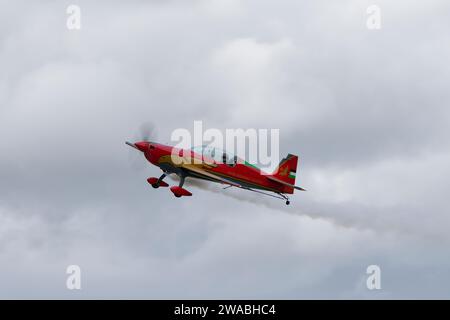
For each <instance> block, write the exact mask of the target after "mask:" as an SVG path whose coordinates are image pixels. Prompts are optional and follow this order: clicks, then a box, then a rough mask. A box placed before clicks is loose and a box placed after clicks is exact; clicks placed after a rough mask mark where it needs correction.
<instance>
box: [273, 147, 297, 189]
mask: <svg viewBox="0 0 450 320" xmlns="http://www.w3.org/2000/svg"><path fill="white" fill-rule="evenodd" d="M297 162H298V157H297V156H294V155H292V154H288V155H287V157H286V158H284V159H283V160H281V162H280V164H279V165H278V167H277V168H276V169H275V170H274V172H273V173H272V176H273V177H274V178H276V179H278V180H281V181H284V182H287V183H289V184H292V185H295V175H296V171H297Z"/></svg>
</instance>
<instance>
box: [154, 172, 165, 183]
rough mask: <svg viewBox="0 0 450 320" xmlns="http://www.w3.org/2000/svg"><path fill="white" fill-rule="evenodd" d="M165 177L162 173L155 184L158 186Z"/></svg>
mask: <svg viewBox="0 0 450 320" xmlns="http://www.w3.org/2000/svg"><path fill="white" fill-rule="evenodd" d="M165 177H166V173H165V172H164V173H163V174H162V175H161V177H159V179H158V182H156V184H157V185H158V186H159V184H160V183H161V181H163V179H164V178H165Z"/></svg>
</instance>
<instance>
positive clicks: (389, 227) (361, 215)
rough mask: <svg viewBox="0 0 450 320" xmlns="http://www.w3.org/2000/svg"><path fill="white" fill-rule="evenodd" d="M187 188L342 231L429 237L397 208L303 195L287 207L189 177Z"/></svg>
mask: <svg viewBox="0 0 450 320" xmlns="http://www.w3.org/2000/svg"><path fill="white" fill-rule="evenodd" d="M170 179H171V180H173V181H179V178H178V177H177V176H175V175H170ZM186 185H189V186H193V187H195V188H198V189H201V190H204V191H207V192H212V193H215V194H220V195H221V196H225V197H229V198H232V199H235V200H237V201H242V202H246V203H251V204H254V205H257V206H260V207H265V208H268V209H271V210H274V211H278V212H283V213H287V214H293V215H297V216H305V217H308V218H311V219H321V220H325V221H327V222H329V223H331V224H333V225H335V226H337V227H341V228H342V227H343V228H352V229H357V230H361V231H374V232H386V231H388V232H389V231H391V232H392V231H394V232H401V233H406V234H410V233H411V232H414V233H416V234H417V233H420V234H424V235H426V234H427V233H426V232H424V230H422V229H420V230H417V228H414V226H412V225H409V226H408V225H406V224H405V223H404V222H402V223H399V221H398V219H396V218H395V217H396V216H397V217H398V215H395V213H396V212H395V210H396V209H391V211H390V212H389V211H387V210H386V208H384V209H380V208H374V207H364V206H360V205H358V204H355V203H344V204H334V203H317V202H315V201H312V200H311V199H310V198H309V199H308V194H307V193H301V194H300V195H299V197H300V198H301V199H299V201H301V203H293V204H291V205H290V206H286V205H285V204H284V201H280V200H277V199H272V198H269V197H266V196H263V195H260V194H256V193H252V192H250V191H245V192H241V191H242V190H236V188H234V187H232V188H229V189H226V190H223V188H221V187H220V185H219V184H217V183H211V182H209V181H203V180H198V179H193V178H187V179H186ZM237 191H239V192H237Z"/></svg>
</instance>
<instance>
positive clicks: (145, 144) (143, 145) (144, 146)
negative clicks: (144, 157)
mask: <svg viewBox="0 0 450 320" xmlns="http://www.w3.org/2000/svg"><path fill="white" fill-rule="evenodd" d="M134 145H135V146H136V148H138V149H139V150H141V151H142V152H146V151H147V150H148V147H149V145H150V144H149V143H148V142H146V141H141V142H136V143H135V144H134Z"/></svg>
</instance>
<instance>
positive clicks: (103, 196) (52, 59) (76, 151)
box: [0, 0, 450, 299]
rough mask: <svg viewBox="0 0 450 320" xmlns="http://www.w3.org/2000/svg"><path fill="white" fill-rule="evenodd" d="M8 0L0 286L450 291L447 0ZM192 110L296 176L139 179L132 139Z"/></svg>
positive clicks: (3, 43)
mask: <svg viewBox="0 0 450 320" xmlns="http://www.w3.org/2000/svg"><path fill="white" fill-rule="evenodd" d="M0 4H1V10H0V137H1V138H0V298H194V299H195V298H288V299H297V298H338V299H340V298H357V299H377V298H387V299H395V298H450V250H449V245H450V233H449V229H450V212H449V210H448V203H447V200H448V192H449V190H450V182H449V179H448V177H449V175H450V142H449V139H448V137H449V136H450V126H449V124H450V111H449V109H448V107H449V101H450V90H449V88H448V86H449V83H450V66H449V63H448V57H449V56H450V22H449V21H450V4H449V2H448V1H445V0H431V1H406V0H401V1H395V2H394V1H387V0H377V1H365V0H363V1H360V0H346V1H334V2H333V3H332V2H331V1H322V0H320V1H317V0H314V1H312V0H310V1H296V0H280V1H269V0H241V1H239V0H183V1H181V0H171V1H169V0H168V1H162V0H159V1H156V0H155V1H137V0H135V1H127V2H126V3H125V2H123V1H112V0H110V1H96V2H95V3H94V2H92V1H86V0H79V1H51V0H46V1H45V0H40V1H33V2H30V1H4V0H1V1H0ZM71 4H76V5H78V6H79V7H80V8H81V29H80V30H69V29H68V28H67V26H66V20H67V18H68V14H67V13H66V9H67V7H68V6H69V5H71ZM372 4H376V5H378V6H379V8H380V9H381V29H379V30H369V29H368V28H367V24H366V21H367V19H368V14H367V13H366V10H367V8H368V7H369V6H370V5H372ZM194 120H202V121H203V124H204V126H205V127H207V128H219V129H225V128H268V129H270V128H279V129H280V151H281V154H280V156H284V155H285V154H287V153H288V152H290V153H294V154H298V155H299V156H300V161H301V162H300V165H299V168H298V170H297V184H299V185H301V186H303V187H305V188H306V189H308V192H305V193H301V194H295V195H294V196H293V197H292V198H291V200H292V201H291V206H289V207H287V206H285V205H284V203H283V202H282V201H278V200H276V199H271V198H267V199H266V198H261V197H260V196H255V195H253V194H243V193H242V192H237V191H235V190H231V189H230V190H225V191H222V190H221V187H220V186H219V185H216V186H213V187H211V186H208V187H207V188H205V186H202V185H196V184H191V185H189V184H188V183H187V186H186V187H187V188H188V189H189V190H190V191H192V192H193V194H194V196H193V197H192V198H182V199H175V198H174V197H173V195H172V194H171V193H170V191H169V190H167V189H158V190H154V189H152V188H150V187H149V186H148V184H147V182H146V178H148V177H150V176H158V175H159V174H160V171H159V170H158V169H157V168H156V167H152V166H150V165H145V160H144V159H143V158H142V159H140V158H138V159H135V158H133V154H130V150H128V148H127V147H126V146H125V145H124V141H125V140H133V139H135V138H136V136H137V135H138V131H139V127H140V126H141V125H142V123H144V122H151V123H153V124H154V125H155V126H156V128H157V130H156V131H157V140H158V141H160V142H163V143H166V142H170V135H171V132H172V131H173V130H174V129H176V128H187V129H192V128H193V121H194ZM136 162H137V164H138V165H136ZM169 181H170V180H169ZM170 182H171V183H175V182H173V181H170ZM73 264H75V265H79V266H80V267H81V270H82V277H81V281H82V289H81V290H79V291H77V290H68V289H67V288H66V278H67V274H66V268H67V266H68V265H73ZM369 265H378V266H379V267H380V268H381V286H382V288H381V290H368V289H367V287H366V279H367V274H366V268H367V267H368V266H369Z"/></svg>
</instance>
